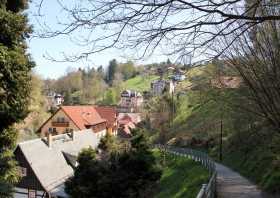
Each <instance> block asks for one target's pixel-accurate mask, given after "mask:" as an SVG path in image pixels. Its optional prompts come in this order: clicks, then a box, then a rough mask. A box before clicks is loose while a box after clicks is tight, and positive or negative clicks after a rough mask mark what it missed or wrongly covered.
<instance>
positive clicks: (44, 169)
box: [14, 129, 100, 198]
mask: <svg viewBox="0 0 280 198" xmlns="http://www.w3.org/2000/svg"><path fill="white" fill-rule="evenodd" d="M99 140H100V137H98V136H97V135H96V134H95V133H92V131H91V129H85V130H83V131H76V132H74V131H72V132H70V133H67V134H60V135H55V136H52V134H51V133H48V136H47V137H44V138H38V139H35V140H29V141H25V142H22V143H19V144H18V145H17V147H16V149H15V151H14V155H15V159H16V160H17V162H18V170H19V173H20V176H21V179H20V181H19V183H18V184H17V185H16V188H15V193H14V197H15V198H39V197H41V198H42V197H43V198H67V197H68V195H67V194H66V193H65V191H64V183H65V181H66V180H67V179H68V178H70V177H71V176H73V174H74V168H75V167H76V166H77V161H76V160H77V156H78V154H79V152H80V151H81V150H82V149H84V148H89V147H91V148H94V149H95V148H97V146H98V144H99Z"/></svg>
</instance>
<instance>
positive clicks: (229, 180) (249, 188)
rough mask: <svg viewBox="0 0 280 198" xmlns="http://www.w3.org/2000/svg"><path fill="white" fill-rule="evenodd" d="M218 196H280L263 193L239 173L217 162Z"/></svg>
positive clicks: (221, 197) (270, 197) (260, 197)
mask: <svg viewBox="0 0 280 198" xmlns="http://www.w3.org/2000/svg"><path fill="white" fill-rule="evenodd" d="M216 169H217V173H218V177H217V194H218V198H277V197H278V198H279V195H278V196H272V195H268V194H265V193H263V192H262V191H261V190H260V189H258V187H257V186H256V185H254V184H253V183H251V182H250V181H249V180H247V179H246V178H244V177H242V176H241V175H240V174H239V173H237V172H234V171H233V170H231V169H229V168H227V167H225V166H223V165H221V164H218V163H216Z"/></svg>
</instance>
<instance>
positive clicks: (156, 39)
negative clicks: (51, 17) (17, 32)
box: [35, 0, 280, 61]
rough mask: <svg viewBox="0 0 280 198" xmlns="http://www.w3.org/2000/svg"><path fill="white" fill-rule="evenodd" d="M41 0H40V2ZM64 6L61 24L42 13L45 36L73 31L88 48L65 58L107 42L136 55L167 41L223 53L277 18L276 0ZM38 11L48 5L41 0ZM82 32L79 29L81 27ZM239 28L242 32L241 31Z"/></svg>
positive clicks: (108, 1) (169, 50) (107, 1)
mask: <svg viewBox="0 0 280 198" xmlns="http://www.w3.org/2000/svg"><path fill="white" fill-rule="evenodd" d="M35 1H36V0H35ZM38 1H39V2H38ZM57 2H58V4H59V5H60V7H61V9H62V11H61V15H62V17H61V18H60V20H59V24H60V26H59V27H60V28H58V29H56V30H54V29H52V28H49V27H48V26H47V25H46V24H45V23H44V22H42V21H41V20H40V19H39V20H38V21H39V22H40V24H41V25H42V27H43V29H42V31H41V32H39V36H41V37H54V36H69V37H71V40H72V41H73V42H75V43H76V44H78V45H80V46H83V47H84V46H86V47H87V50H85V51H83V52H81V53H79V54H73V55H66V56H65V57H64V59H65V60H66V61H76V60H79V59H82V58H86V57H88V56H90V55H91V54H93V53H97V52H100V51H103V50H106V49H108V48H113V47H114V48H119V49H128V50H131V49H134V50H135V51H136V52H140V53H139V54H138V55H139V56H138V58H141V57H143V56H148V55H151V54H153V52H154V51H155V50H156V49H158V48H161V47H163V51H164V52H163V53H164V54H166V55H175V56H176V57H177V58H184V57H186V56H189V55H190V54H192V55H194V52H195V55H199V54H202V53H203V54H204V56H203V57H204V58H205V57H206V56H205V54H208V55H211V56H217V55H220V54H221V53H222V52H223V51H224V50H225V49H227V48H228V47H229V46H230V45H231V44H232V42H234V40H235V38H232V35H235V36H236V37H238V36H239V34H243V32H240V31H238V30H239V29H240V28H242V29H244V31H245V32H246V31H247V30H249V29H251V28H252V27H254V26H256V25H258V24H261V23H264V22H265V21H279V20H280V15H279V12H271V7H273V8H278V9H279V1H278V0H83V1H82V0H77V1H75V3H69V2H71V1H66V0H57ZM37 3H38V7H39V9H38V13H39V14H38V16H41V13H40V12H41V9H40V8H42V7H43V6H44V1H43V0H37ZM81 31H82V32H83V35H79V32H81ZM237 32H239V34H237ZM221 37H227V38H228V40H231V42H228V45H229V46H224V48H225V49H223V50H221V51H219V53H216V51H213V50H212V48H213V46H216V45H217V44H218V43H217V41H218V40H219V39H220V38H221Z"/></svg>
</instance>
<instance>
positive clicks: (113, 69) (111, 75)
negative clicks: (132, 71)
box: [107, 59, 118, 85]
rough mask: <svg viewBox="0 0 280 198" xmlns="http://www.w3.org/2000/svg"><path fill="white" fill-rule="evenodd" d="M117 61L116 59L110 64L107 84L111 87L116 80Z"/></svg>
mask: <svg viewBox="0 0 280 198" xmlns="http://www.w3.org/2000/svg"><path fill="white" fill-rule="evenodd" d="M117 67H118V64H117V61H116V59H113V60H111V61H110V62H109V66H108V72H107V83H108V84H109V85H112V83H113V80H114V78H115V73H116V72H117Z"/></svg>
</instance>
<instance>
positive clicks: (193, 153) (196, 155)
mask: <svg viewBox="0 0 280 198" xmlns="http://www.w3.org/2000/svg"><path fill="white" fill-rule="evenodd" d="M155 148H158V149H160V150H161V151H164V152H168V153H170V154H173V155H176V156H182V157H187V158H190V159H192V160H194V161H196V162H200V163H201V164H202V166H204V167H205V168H206V169H207V170H208V171H209V174H210V179H209V181H208V183H207V184H203V185H202V187H201V189H200V191H199V193H198V194H197V196H196V198H214V197H215V195H216V177H217V173H216V166H215V162H214V161H213V160H212V159H211V158H210V157H209V156H208V155H207V154H206V153H204V152H201V151H197V150H194V149H189V148H179V147H172V146H165V145H161V144H157V145H155Z"/></svg>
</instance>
